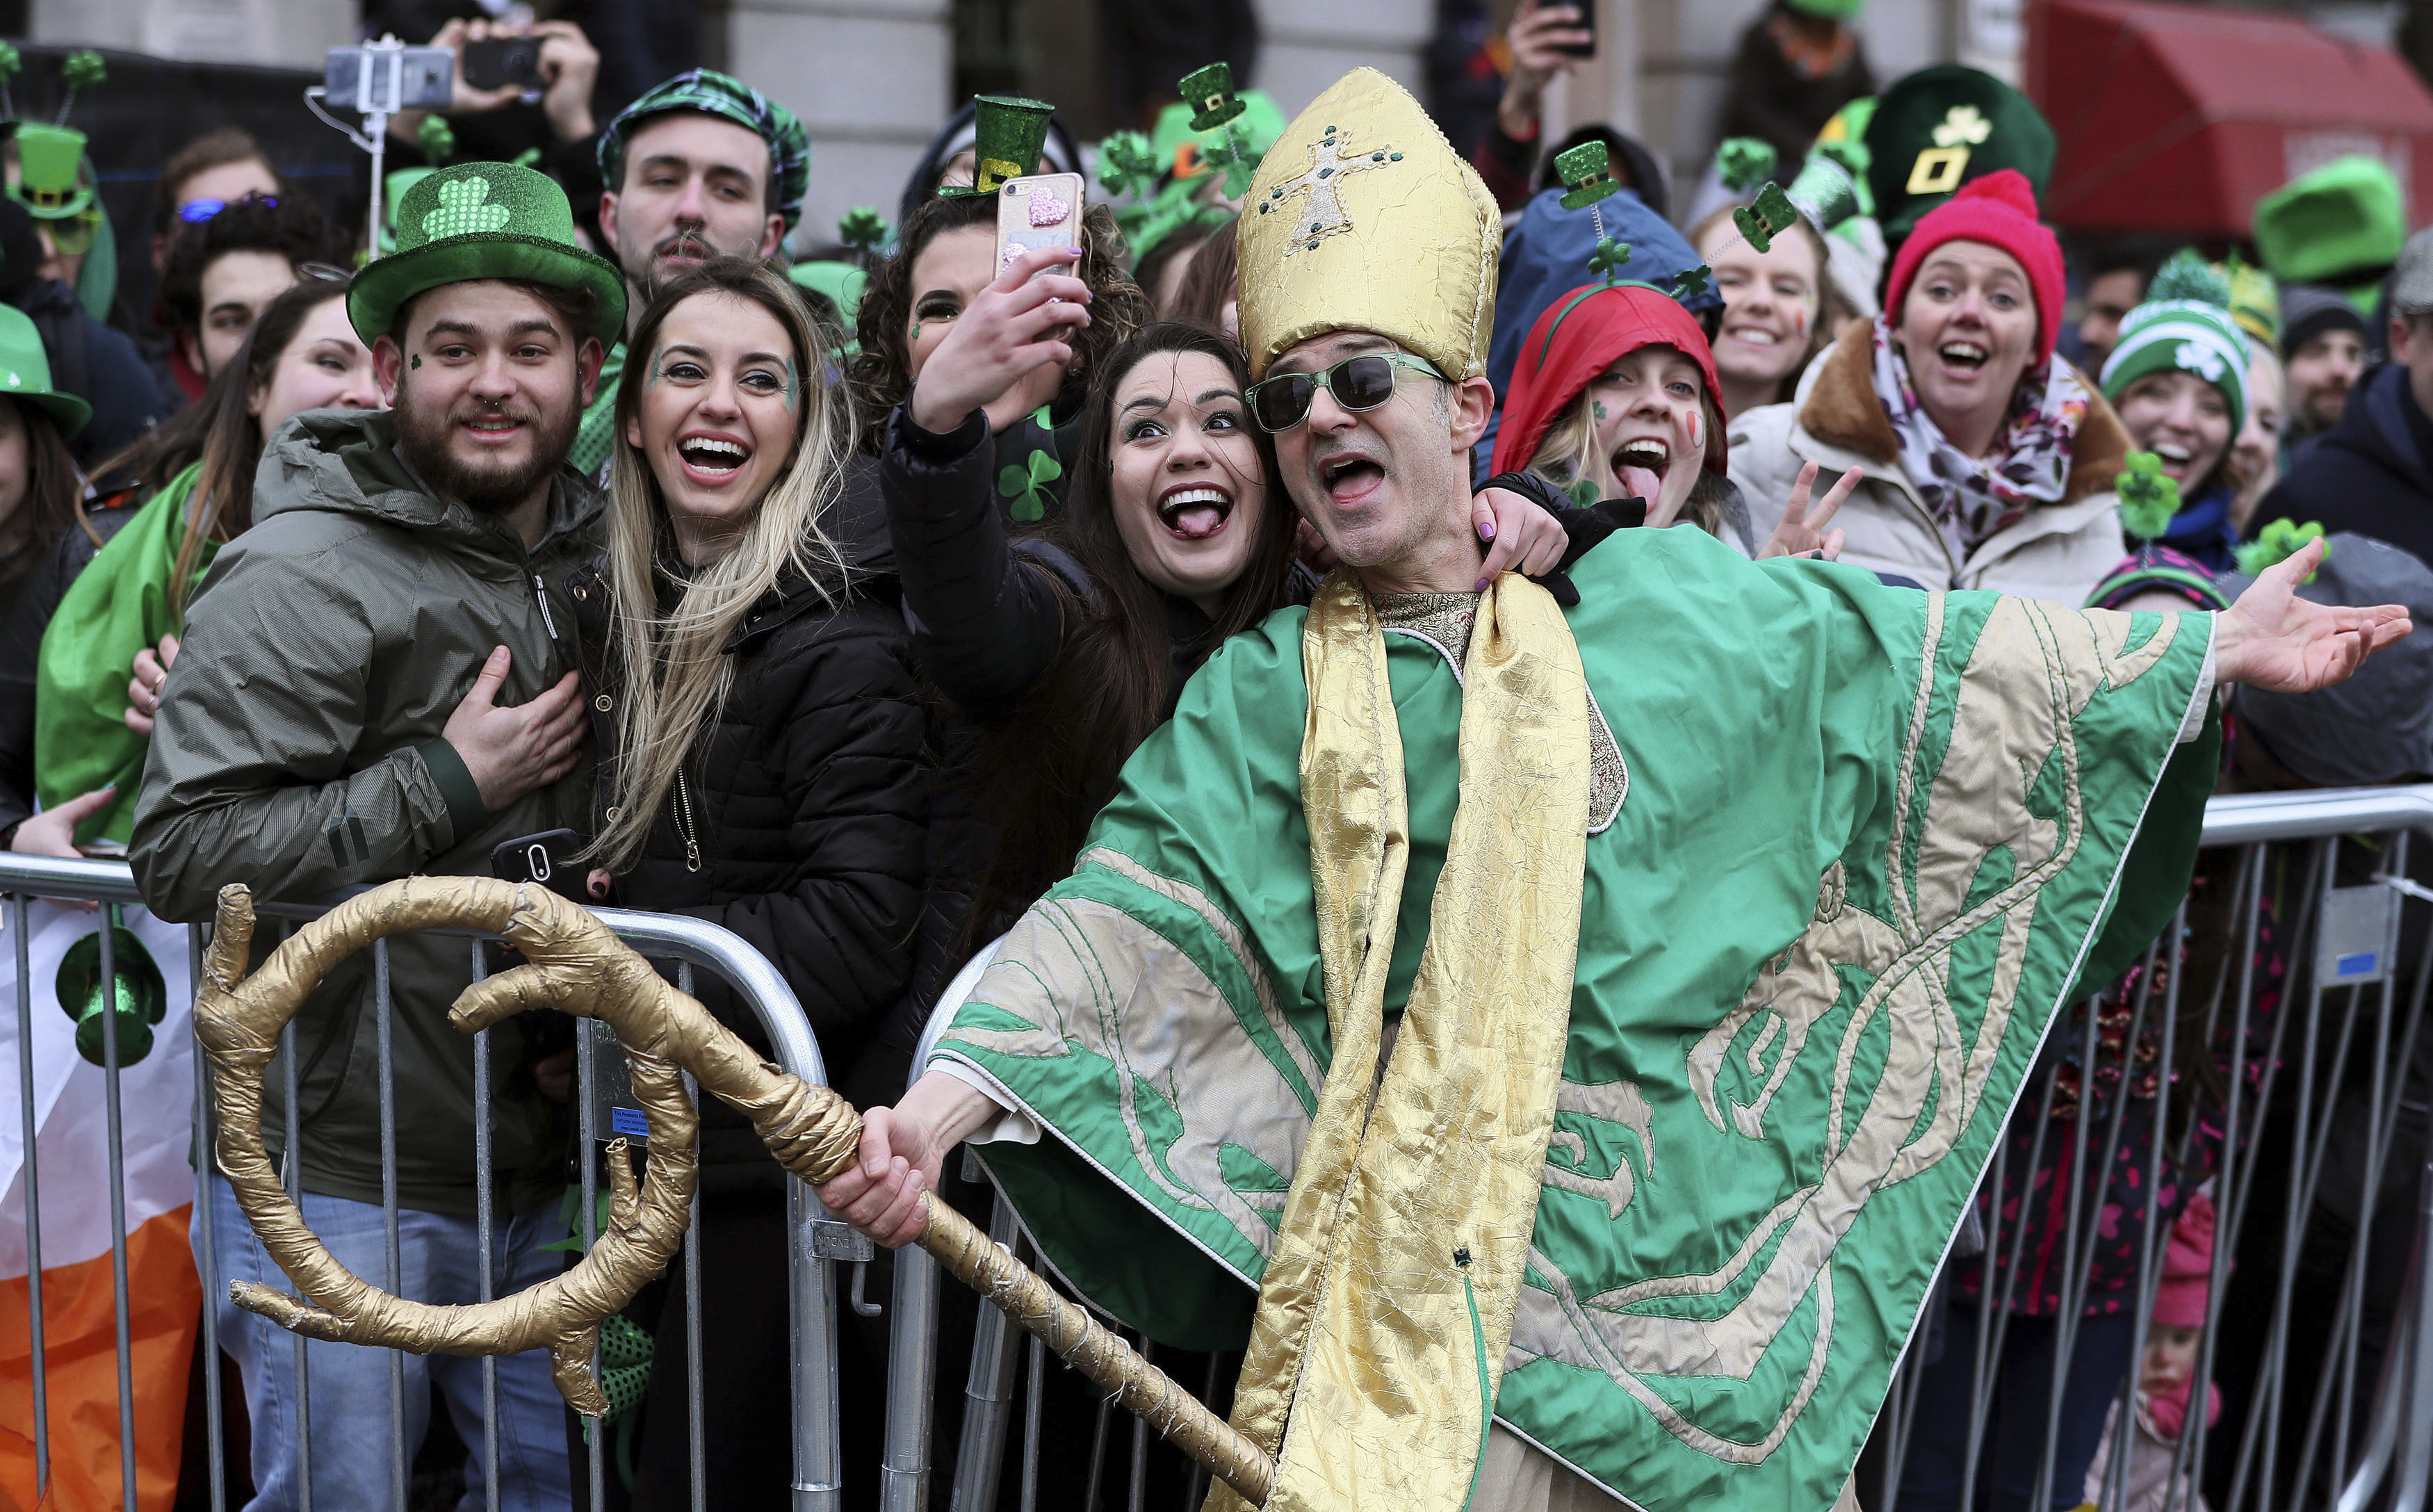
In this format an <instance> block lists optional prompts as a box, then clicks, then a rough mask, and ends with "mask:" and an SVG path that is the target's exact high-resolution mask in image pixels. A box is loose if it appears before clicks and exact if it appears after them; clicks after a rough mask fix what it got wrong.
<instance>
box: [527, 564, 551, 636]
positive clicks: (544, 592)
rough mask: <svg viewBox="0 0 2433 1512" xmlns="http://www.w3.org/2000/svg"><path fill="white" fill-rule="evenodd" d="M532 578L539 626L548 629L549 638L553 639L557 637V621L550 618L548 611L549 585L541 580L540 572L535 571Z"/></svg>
mask: <svg viewBox="0 0 2433 1512" xmlns="http://www.w3.org/2000/svg"><path fill="white" fill-rule="evenodd" d="M532 580H533V597H534V598H536V599H538V600H539V601H540V623H541V628H542V629H544V630H546V631H548V632H549V638H550V639H551V640H552V641H554V640H556V639H557V621H556V620H554V619H553V618H551V616H550V612H549V586H548V585H547V584H545V583H543V582H541V580H540V574H539V573H537V572H535V573H534V574H533V575H532Z"/></svg>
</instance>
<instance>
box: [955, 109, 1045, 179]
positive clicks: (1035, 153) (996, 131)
mask: <svg viewBox="0 0 2433 1512" xmlns="http://www.w3.org/2000/svg"><path fill="white" fill-rule="evenodd" d="M972 104H973V107H974V109H973V111H972V182H971V187H970V188H968V189H966V188H963V187H962V186H961V185H957V186H955V187H953V188H950V189H941V190H939V191H938V193H940V194H942V195H993V194H995V193H996V191H997V186H998V185H999V184H1002V183H1004V182H1005V181H1006V180H1007V179H1009V178H1022V177H1024V176H1025V175H1027V174H1034V173H1037V172H1038V171H1039V155H1040V153H1041V152H1042V151H1043V150H1045V149H1046V145H1047V118H1048V117H1049V116H1052V115H1054V114H1055V113H1056V107H1054V106H1053V105H1050V104H1048V103H1047V102H1046V100H1033V99H1027V98H1025V97H1023V96H1022V95H1019V94H975V95H973V96H972Z"/></svg>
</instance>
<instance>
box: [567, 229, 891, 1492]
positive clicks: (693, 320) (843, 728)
mask: <svg viewBox="0 0 2433 1512" xmlns="http://www.w3.org/2000/svg"><path fill="white" fill-rule="evenodd" d="M835 340H836V337H835V335H834V333H832V332H827V331H822V330H820V329H819V327H818V326H817V325H816V323H815V322H814V321H813V320H812V318H811V316H810V314H808V312H807V311H806V310H805V308H804V307H803V305H802V304H801V303H800V302H799V301H798V299H797V298H796V297H795V296H794V294H793V292H792V290H791V288H790V286H789V285H788V284H787V282H786V280H785V279H784V278H783V277H782V276H780V275H778V274H776V273H774V272H772V271H771V270H769V269H768V268H767V267H766V266H765V265H764V264H762V263H757V262H754V261H743V260H740V259H722V260H719V261H716V262H712V263H705V264H703V265H702V266H700V267H698V268H695V269H691V270H689V271H687V272H684V273H681V274H678V275H677V276H675V277H674V278H672V279H671V280H669V281H668V282H667V283H665V284H664V285H662V286H661V288H660V290H659V292H658V295H657V297H656V298H655V300H654V302H653V303H652V305H651V308H650V309H649V310H648V311H647V312H646V313H645V314H643V316H642V319H641V322H640V324H639V325H638V326H637V327H636V329H635V332H634V336H633V340H632V343H631V345H630V347H629V348H628V350H629V352H630V353H631V356H630V357H629V359H628V361H627V363H626V365H625V371H624V375H623V377H622V379H621V382H620V384H619V388H618V393H617V411H616V425H617V435H618V439H619V446H618V449H617V451H616V454H615V456H614V457H613V458H612V459H611V463H610V467H611V469H612V470H611V498H610V501H609V508H608V527H607V535H608V540H607V552H606V559H605V561H604V563H603V564H602V565H600V566H598V567H596V568H593V569H587V570H586V571H584V572H581V573H578V574H577V575H576V577H575V578H574V579H573V580H572V581H570V584H569V590H570V592H571V593H572V594H573V596H574V598H575V600H576V603H577V604H578V606H579V610H580V614H581V617H582V618H583V620H584V621H585V622H584V634H583V642H584V646H585V653H586V655H587V658H589V659H590V660H591V662H592V665H590V666H588V667H587V669H586V676H585V688H586V690H587V693H588V694H589V695H590V696H591V701H592V702H591V707H592V729H593V737H594V739H595V741H596V743H597V749H598V751H599V753H600V760H601V778H600V784H599V790H598V796H597V797H596V799H595V800H594V809H595V814H594V817H595V822H596V824H597V838H596V840H595V841H593V844H592V850H591V855H592V857H593V858H594V859H593V864H594V866H595V867H597V868H599V869H598V870H596V871H594V872H593V873H592V875H591V877H590V882H591V892H592V895H593V896H594V897H595V898H600V899H607V898H611V897H613V898H614V899H615V900H616V901H617V902H619V903H621V904H625V905H629V906H631V907H634V908H640V909H657V910H660V911H663V912H681V913H689V914H691V915H693V916H694V917H696V918H702V919H707V920H709V921H711V922H713V923H716V924H721V925H723V926H726V927H727V928H729V929H732V930H734V931H735V932H736V933H737V934H739V935H741V936H742V937H743V938H744V939H745V940H746V941H747V942H749V943H751V944H752V945H753V947H754V948H756V949H757V950H758V951H759V952H760V953H761V954H762V955H764V956H766V957H768V959H769V960H772V961H774V963H775V964H776V966H777V969H778V971H779V972H780V973H782V974H783V975H784V976H785V977H786V980H787V982H788V983H789V985H791V987H792V988H793V990H794V994H795V995H796V996H797V997H798V998H800V999H801V1001H802V1004H803V1008H804V1010H805V1011H806V1012H807V1013H808V1015H809V1017H810V1021H811V1027H812V1028H813V1029H815V1030H816V1031H817V1032H818V1035H819V1039H820V1048H821V1050H822V1051H823V1052H824V1054H825V1057H826V1059H827V1062H828V1064H829V1066H830V1067H831V1068H832V1070H833V1073H834V1074H836V1075H839V1076H842V1075H843V1074H844V1071H845V1068H847V1067H849V1066H850V1065H851V1064H852V1063H853V1061H854V1059H855V1057H856V1056H857V1054H858V1053H859V1049H860V1047H861V1045H863V1044H864V1043H865V1042H866V1040H867V1039H868V1038H869V1035H870V1031H871V1030H872V1029H873V1028H875V1027H876V1024H877V1022H878V1020H879V1019H880V1018H881V1017H882V1016H883V1014H884V1012H885V1011H886V1010H887V1009H888V1008H889V1007H890V1006H891V1005H892V1004H893V1002H894V1000H895V999H896V997H897V996H898V995H899V994H901V993H902V992H903V990H904V988H905V985H906V982H907V980H908V977H909V975H910V951H909V949H908V948H907V942H908V941H909V939H910V935H911V933H912V929H913V925H914V923H915V922H916V920H917V919H918V918H919V915H920V910H921V902H922V892H923V885H924V879H925V871H924V865H923V853H922V839H923V835H924V832H925V814H926V809H927V800H928V790H929V789H928V782H929V779H928V773H927V765H926V763H925V761H924V759H923V741H924V739H925V735H926V729H927V726H926V722H925V719H924V716H923V714H922V710H921V707H920V705H918V704H917V703H916V702H915V698H914V686H913V671H912V663H911V649H910V640H909V637H908V636H907V634H906V632H905V629H904V623H903V618H902V615H901V613H900V611H899V610H898V608H897V606H896V601H895V590H894V586H893V579H892V578H888V577H882V576H879V575H876V574H875V573H872V572H869V571H865V570H862V569H859V568H858V567H857V565H856V562H855V561H854V559H853V558H854V555H855V553H854V552H851V551H850V550H849V549H848V548H847V547H846V546H845V545H842V544H841V536H842V534H843V532H842V528H841V526H840V525H839V523H838V520H837V502H836V501H837V498H838V492H839V486H840V480H841V475H842V462H843V458H844V456H845V454H846V452H847V450H849V448H850V446H851V426H850V422H849V420H848V418H847V410H846V402H845V399H844V396H843V394H842V390H840V389H838V388H836V387H834V386H832V385H830V384H828V383H827V382H824V379H823V374H824V371H825V360H824V356H823V354H824V353H825V352H826V351H827V350H829V349H830V348H831V347H832V346H833V344H834V342H835ZM694 990H695V991H696V992H697V993H698V994H700V995H701V997H702V1000H703V1001H704V1002H705V1003H706V1004H707V1005H708V1007H709V1008H710V1010H711V1011H713V1012H715V1013H716V1014H717V1015H718V1016H719V1018H720V1019H721V1020H722V1021H723V1022H724V1023H725V1024H726V1025H727V1026H728V1027H729V1028H733V1029H735V1030H736V1031H737V1032H739V1033H740V1034H742V1035H743V1036H744V1038H745V1039H746V1040H748V1041H750V1042H752V1043H753V1044H754V1045H757V1046H759V1047H761V1048H762V1049H764V1050H765V1049H766V1045H767V1042H766V1038H765V1036H763V1035H762V1034H761V1032H760V1028H759V1026H758V1024H757V1022H756V1021H755V1020H754V1018H753V1016H752V1015H751V1014H750V1013H749V1012H748V1011H743V1010H742V1008H741V1006H740V1004H738V1003H737V1002H736V1001H735V999H734V998H733V997H732V996H731V995H730V994H728V993H727V992H726V991H725V990H724V989H723V985H722V984H720V983H717V982H715V981H713V980H711V979H708V978H706V977H705V978H704V979H703V980H702V981H700V982H699V983H698V984H697V986H696V987H695V989H694ZM701 1159H702V1164H703V1180H702V1193H703V1196H702V1265H703V1277H704V1281H705V1284H704V1286H703V1287H702V1300H703V1308H704V1317H703V1322H704V1328H705V1333H704V1351H705V1355H706V1358H705V1362H704V1369H703V1372H702V1376H703V1387H704V1391H705V1393H706V1403H707V1406H708V1408H709V1411H708V1417H707V1422H708V1433H709V1449H710V1455H709V1465H710V1467H711V1469H710V1487H711V1492H710V1495H711V1500H712V1501H713V1502H714V1503H716V1504H720V1505H751V1504H762V1503H765V1502H767V1501H768V1500H770V1499H771V1498H773V1497H778V1496H782V1494H783V1491H784V1487H786V1486H787V1485H788V1484H789V1483H790V1482H789V1477H790V1475H791V1465H790V1461H789V1454H790V1452H789V1449H788V1445H789V1443H790V1442H791V1439H790V1436H789V1435H788V1433H787V1432H786V1431H785V1413H786V1401H785V1393H783V1392H782V1391H781V1392H777V1393H775V1394H774V1396H772V1395H771V1394H770V1393H769V1392H768V1391H767V1390H766V1389H765V1386H766V1383H768V1382H769V1381H772V1380H776V1379H780V1378H782V1376H783V1374H784V1371H785V1359H786V1352H785V1351H786V1338H787V1329H786V1292H785V1288H784V1285H783V1284H782V1282H783V1271H784V1255H785V1211H786V1202H785V1180H786V1179H785V1175H784V1173H783V1172H782V1171H781V1170H780V1169H779V1168H778V1166H777V1165H776V1164H775V1163H774V1161H772V1160H771V1159H770V1158H769V1156H768V1154H767V1152H766V1151H765V1150H764V1149H763V1148H762V1147H761V1146H760V1142H759V1141H758V1139H757V1138H756V1137H755V1136H754V1135H753V1133H752V1131H751V1130H750V1128H749V1127H748V1126H746V1125H745V1124H744V1123H743V1122H742V1120H741V1118H740V1116H739V1115H737V1114H735V1113H731V1112H727V1111H726V1110H723V1109H722V1108H718V1107H715V1106H711V1107H705V1108H704V1109H703V1113H702V1135H701ZM764 1283H765V1284H764ZM682 1312H683V1310H682V1309H681V1308H671V1309H669V1310H668V1311H667V1316H666V1317H664V1318H663V1319H661V1333H662V1335H663V1336H664V1337H665V1338H667V1340H668V1343H667V1345H666V1346H665V1347H663V1348H662V1349H661V1350H660V1351H659V1353H658V1356H657V1365H656V1368H655V1372H654V1376H653V1381H652V1385H651V1389H650V1395H649V1397H648V1398H647V1399H646V1400H647V1403H648V1408H649V1409H650V1410H649V1412H648V1416H647V1418H646V1419H645V1421H644V1424H643V1427H642V1429H641V1435H640V1443H641V1450H640V1454H639V1460H638V1465H637V1467H636V1480H637V1500H638V1501H642V1500H645V1498H646V1496H648V1495H653V1494H655V1493H650V1492H647V1491H646V1489H645V1488H647V1487H654V1486H658V1487H663V1488H672V1492H671V1495H672V1497H673V1498H680V1495H681V1492H682V1489H683V1485H684V1481H683V1477H684V1475H685V1469H686V1461H687V1453H686V1442H685V1403H684V1362H685V1349H684V1344H683V1341H682V1337H681V1334H680V1330H681V1328H682ZM641 1321H642V1322H643V1324H644V1326H645V1327H647V1326H649V1321H650V1320H648V1319H642V1320H641ZM662 1409H663V1410H662Z"/></svg>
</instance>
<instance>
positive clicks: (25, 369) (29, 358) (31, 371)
mask: <svg viewBox="0 0 2433 1512" xmlns="http://www.w3.org/2000/svg"><path fill="white" fill-rule="evenodd" d="M0 398H6V399H15V400H16V401H17V402H18V403H20V404H31V405H33V406H34V407H35V408H37V409H40V410H43V411H44V412H46V413H47V414H48V415H49V416H50V417H51V421H52V423H53V424H55V425H57V426H58V427H59V428H60V435H61V436H73V435H75V434H76V433H77V432H78V431H81V430H83V429H84V422H85V421H87V420H89V419H92V418H93V406H92V405H90V404H88V403H86V402H85V401H84V400H83V399H78V398H77V396H76V395H74V394H62V393H60V391H59V390H57V389H55V388H53V387H51V359H50V357H49V355H48V354H46V353H45V352H44V351H43V333H42V332H41V331H37V330H35V329H34V317H33V316H31V315H29V314H26V313H25V312H24V311H22V310H20V309H18V308H16V307H15V306H14V305H6V304H0Z"/></svg>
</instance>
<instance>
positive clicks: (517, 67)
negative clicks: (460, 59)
mask: <svg viewBox="0 0 2433 1512" xmlns="http://www.w3.org/2000/svg"><path fill="white" fill-rule="evenodd" d="M540 44H541V39H540V38H538V37H493V38H491V39H489V40H488V41H487V42H467V43H466V44H465V82H466V83H467V84H468V85H469V86H470V87H472V88H474V89H477V90H496V89H506V88H508V87H509V86H510V85H512V86H514V87H515V88H517V89H528V88H530V87H531V86H533V85H534V84H536V83H538V82H539V81H540Z"/></svg>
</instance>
